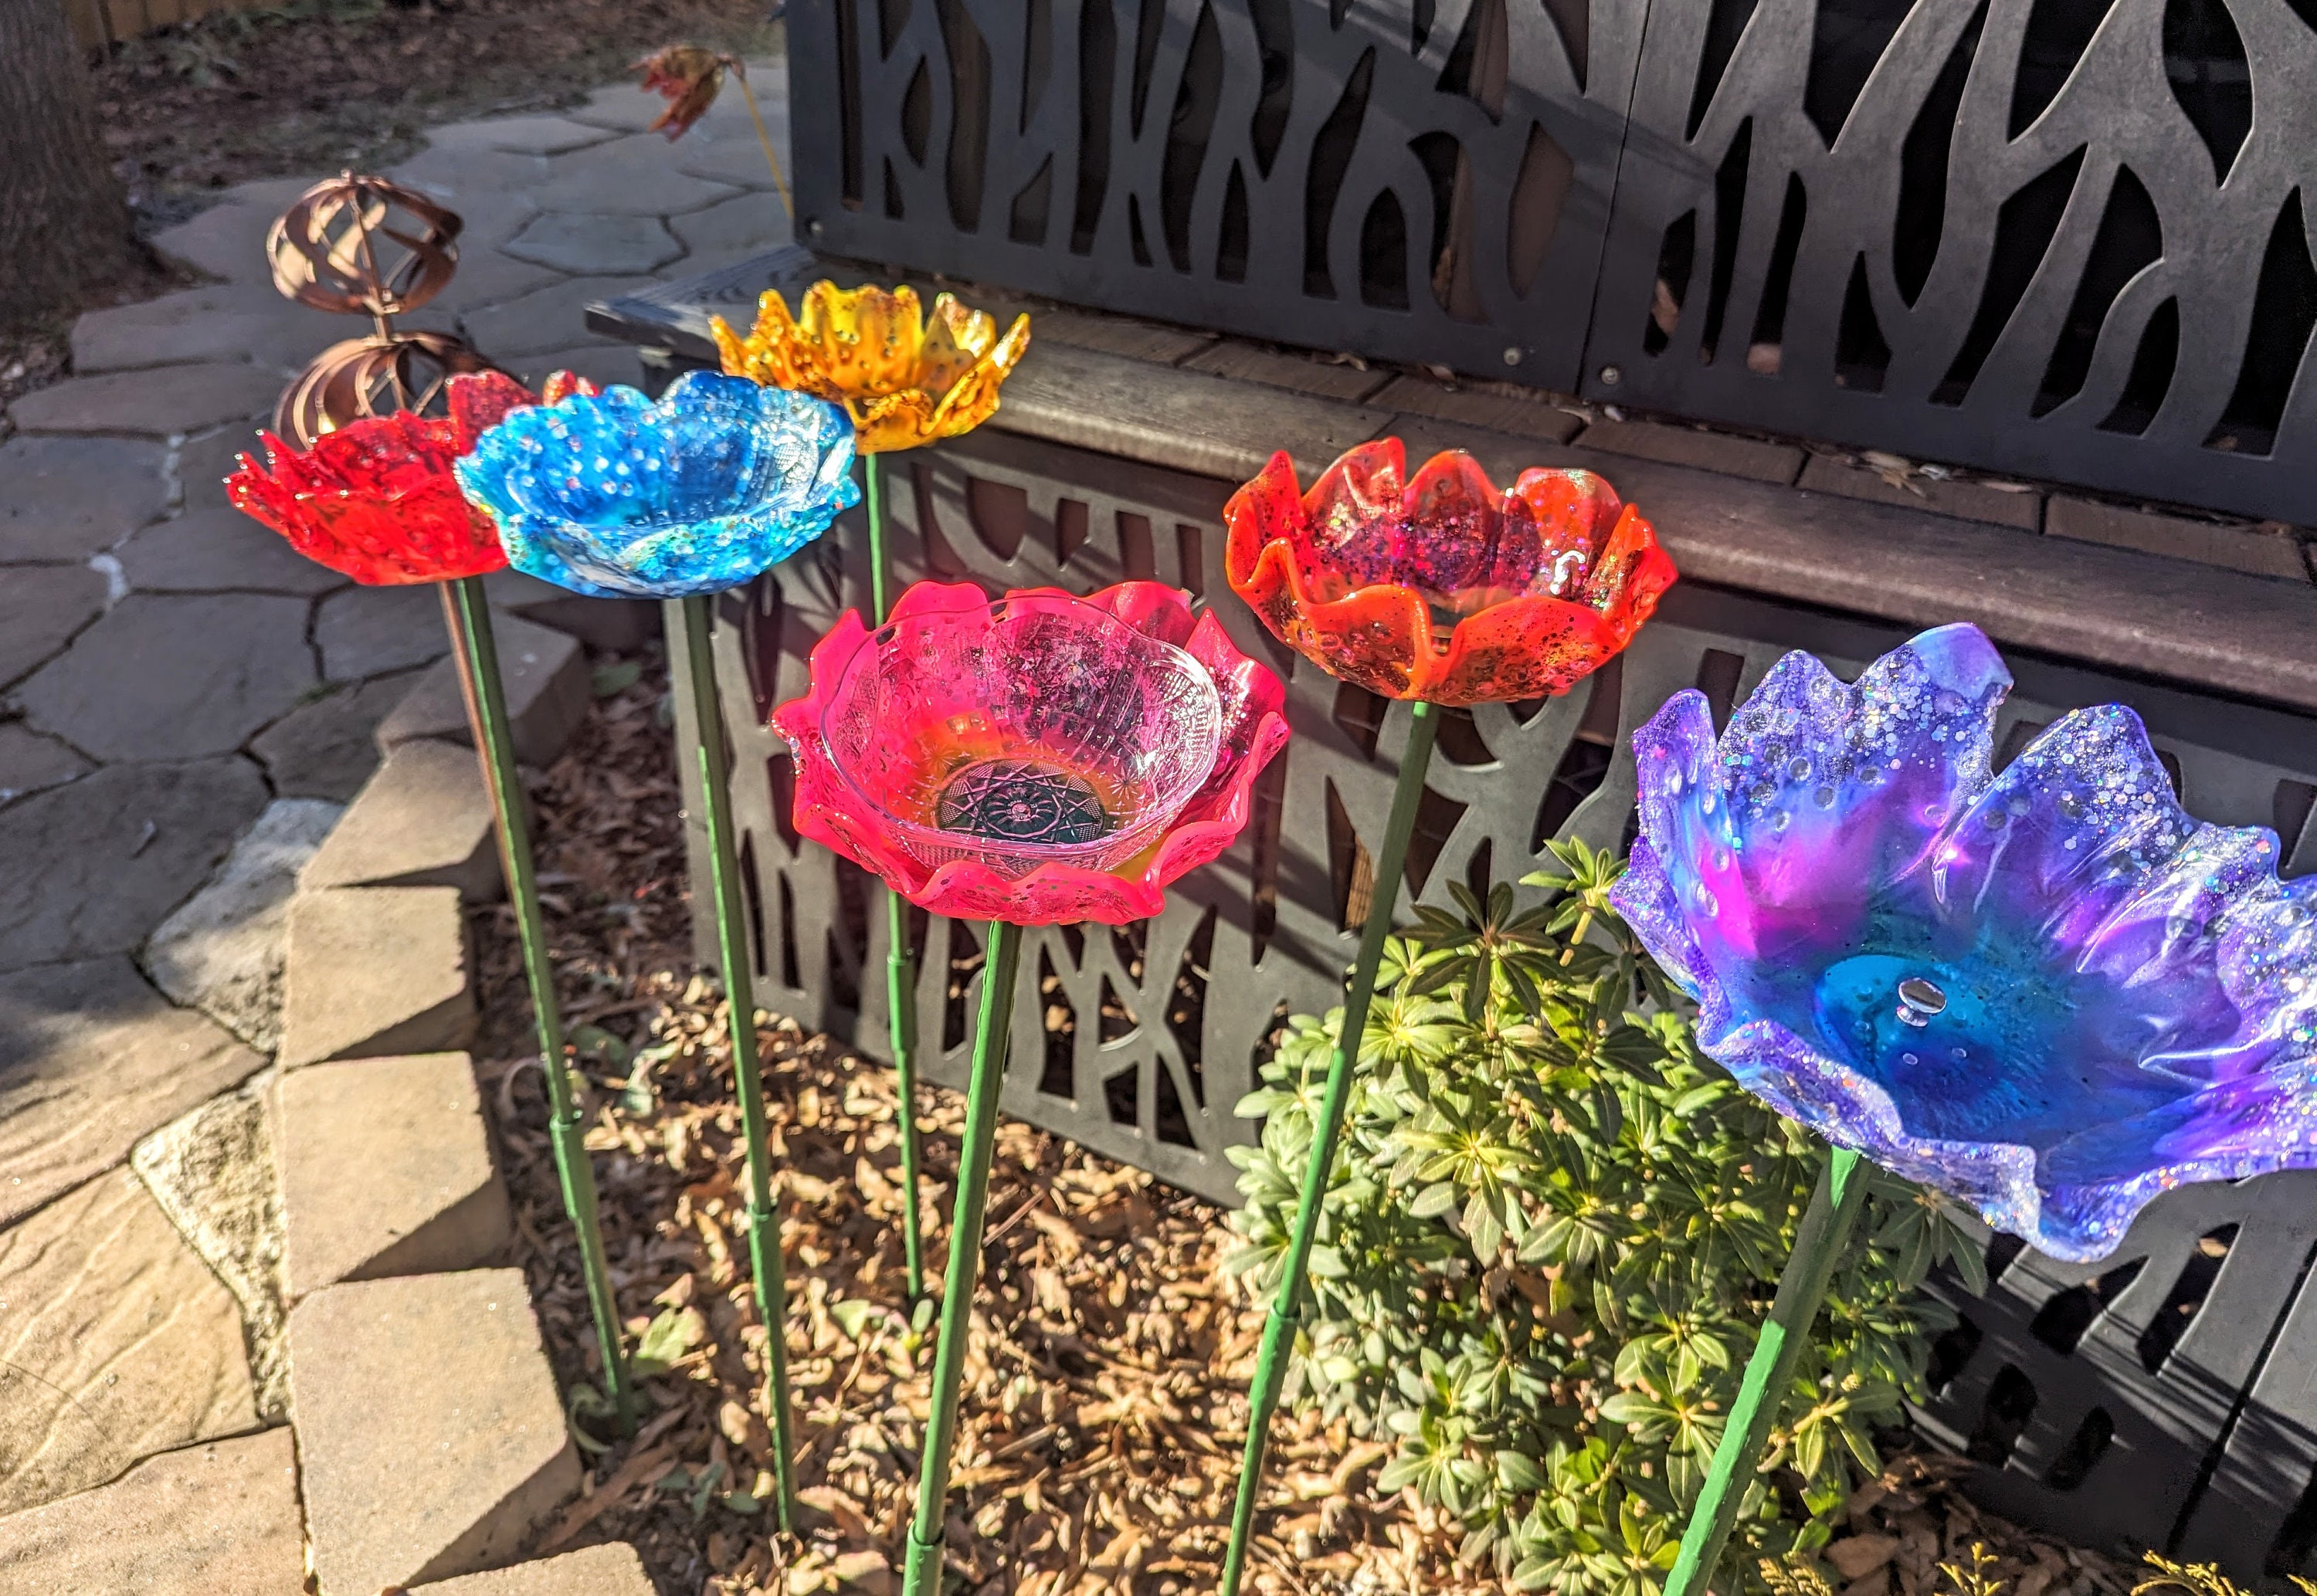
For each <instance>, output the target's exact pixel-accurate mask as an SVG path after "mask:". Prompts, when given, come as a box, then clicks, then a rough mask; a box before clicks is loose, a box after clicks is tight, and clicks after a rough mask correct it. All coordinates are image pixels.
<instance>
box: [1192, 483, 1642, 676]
mask: <svg viewBox="0 0 2317 1596" xmlns="http://www.w3.org/2000/svg"><path fill="white" fill-rule="evenodd" d="M1407 470H1408V455H1407V450H1405V448H1404V447H1403V446H1402V445H1401V443H1400V440H1399V439H1397V438H1382V439H1378V440H1377V441H1374V442H1373V443H1363V444H1361V445H1359V446H1358V447H1357V448H1355V449H1353V450H1350V451H1349V452H1347V453H1346V454H1345V455H1344V456H1343V458H1342V459H1338V460H1337V461H1336V463H1335V464H1334V465H1332V466H1330V467H1328V469H1327V470H1326V472H1325V473H1323V474H1322V475H1321V477H1320V480H1319V481H1318V482H1317V483H1315V484H1314V485H1313V486H1312V488H1311V492H1310V493H1308V494H1306V493H1299V492H1298V491H1297V489H1296V485H1295V468H1294V465H1293V462H1292V461H1290V460H1289V459H1288V458H1287V456H1286V455H1285V454H1284V452H1283V453H1280V454H1275V455H1273V456H1272V457H1271V463H1270V464H1269V465H1267V466H1266V467H1265V468H1263V473H1262V475H1260V476H1258V477H1256V478H1255V479H1254V480H1253V481H1251V482H1249V483H1248V484H1247V485H1246V486H1244V487H1242V488H1240V489H1239V492H1238V493H1236V494H1234V495H1231V500H1230V504H1228V505H1227V506H1225V508H1224V510H1223V519H1224V522H1225V525H1226V527H1227V529H1228V541H1227V542H1226V544H1225V546H1224V556H1223V568H1224V573H1225V575H1228V576H1229V577H1230V584H1231V590H1232V591H1233V592H1235V593H1238V594H1239V597H1241V598H1243V599H1245V600H1246V601H1247V602H1248V604H1249V605H1250V606H1251V607H1252V608H1253V609H1254V611H1255V612H1256V614H1257V616H1258V617H1260V618H1261V619H1262V621H1263V624H1264V625H1265V626H1266V627H1269V628H1270V629H1271V630H1272V633H1273V634H1274V635H1275V637H1277V638H1279V639H1280V641H1282V642H1284V643H1285V644H1287V645H1288V646H1290V647H1292V648H1293V649H1295V650H1296V651H1297V652H1298V653H1300V654H1302V655H1303V656H1304V657H1305V658H1307V659H1309V660H1311V661H1312V662H1313V663H1314V664H1317V665H1319V666H1320V669H1322V670H1324V671H1326V672H1327V673H1328V674H1329V675H1331V676H1335V677H1337V678H1338V679H1340V680H1342V681H1345V682H1352V683H1354V684H1355V685H1357V686H1360V687H1364V688H1366V689H1367V690H1368V691H1370V692H1374V693H1380V694H1382V696H1383V697H1385V698H1390V699H1423V700H1427V701H1429V702H1432V703H1436V704H1452V705H1454V704H1489V703H1507V702H1510V701H1512V700H1518V699H1533V698H1543V697H1544V696H1545V695H1547V694H1549V693H1555V692H1560V691H1563V690H1564V689H1566V688H1567V687H1568V686H1569V685H1570V683H1571V682H1576V681H1579V679H1581V678H1582V677H1584V676H1585V675H1587V674H1588V673H1590V672H1592V671H1594V670H1596V669H1597V668H1599V666H1600V665H1601V664H1602V662H1603V661H1605V660H1606V659H1608V658H1609V657H1610V656H1611V655H1614V654H1615V653H1616V652H1617V651H1618V650H1619V649H1621V648H1623V647H1624V646H1625V645H1626V644H1627V643H1628V642H1630V641H1632V639H1633V633H1634V631H1635V630H1636V629H1638V628H1639V627H1640V626H1641V624H1642V622H1643V621H1644V620H1648V619H1649V618H1650V614H1651V611H1653V610H1655V609H1656V608H1657V602H1658V597H1659V594H1661V593H1664V592H1665V590H1666V589H1667V588H1668V587H1670V586H1671V585H1672V584H1673V581H1674V577H1675V575H1676V573H1675V571H1674V568H1673V561H1672V559H1671V558H1670V557H1668V555H1667V554H1666V552H1665V550H1664V549H1662V548H1659V547H1658V540H1657V533H1656V531H1655V530H1654V529H1652V528H1651V525H1650V523H1649V522H1647V521H1645V520H1643V519H1642V515H1641V513H1640V512H1638V511H1636V510H1635V509H1634V508H1633V506H1632V505H1630V504H1625V503H1624V501H1622V500H1620V499H1619V498H1618V497H1617V493H1616V490H1615V488H1613V487H1611V486H1609V485H1608V484H1607V483H1606V482H1604V481H1603V480H1601V478H1600V477H1597V476H1595V475H1594V474H1593V473H1592V472H1590V471H1577V470H1559V469H1550V470H1549V469H1544V468H1532V469H1530V470H1526V471H1524V472H1522V473H1521V476H1520V480H1519V481H1517V482H1516V483H1515V484H1514V485H1513V486H1512V488H1511V490H1510V491H1509V492H1506V493H1503V494H1499V493H1498V491H1497V489H1496V487H1495V486H1494V485H1493V484H1491V483H1490V482H1489V477H1488V473H1487V472H1485V471H1483V470H1481V466H1480V463H1479V462H1478V461H1477V460H1475V459H1472V456H1471V455H1469V454H1466V453H1464V452H1463V450H1450V451H1448V452H1446V453H1444V454H1437V455H1435V456H1433V457H1432V459H1430V460H1428V461H1427V462H1426V463H1425V467H1424V468H1423V469H1422V470H1420V471H1418V473H1417V474H1416V478H1415V480H1414V481H1412V482H1410V481H1407V480H1406V478H1407ZM1404 482H1405V484H1406V485H1405V486H1402V484H1403V483H1404Z"/></svg>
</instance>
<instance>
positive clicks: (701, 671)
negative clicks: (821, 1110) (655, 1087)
mask: <svg viewBox="0 0 2317 1596" xmlns="http://www.w3.org/2000/svg"><path fill="white" fill-rule="evenodd" d="M713 602H714V601H713V600H711V599H710V598H707V597H705V596H698V595H695V596H693V597H690V598H687V599H685V600H684V655H685V658H686V660H687V662H688V663H689V664H690V667H691V670H690V674H691V677H692V706H693V715H692V722H693V736H694V737H695V739H696V741H697V745H698V747H697V755H698V760H699V764H700V811H701V816H702V819H703V820H705V821H706V823H707V828H708V861H709V876H710V878H711V881H712V882H713V883H714V887H715V894H716V950H717V958H718V960H719V962H720V964H721V965H722V967H723V976H724V996H725V1000H726V1003H727V1005H728V1007H729V1010H730V1014H731V1020H730V1024H729V1030H730V1031H731V1033H732V1083H733V1089H734V1091H735V1092H736V1093H737V1094H738V1098H739V1100H740V1134H741V1136H742V1137H743V1138H744V1139H745V1140H746V1142H747V1148H748V1265H749V1268H750V1270H751V1271H753V1272H754V1275H755V1279H756V1312H757V1316H758V1317H759V1318H761V1319H762V1320H763V1321H764V1325H765V1366H766V1367H765V1405H766V1407H767V1408H769V1409H770V1410H771V1413H772V1421H773V1477H774V1480H775V1481H776V1482H778V1487H777V1488H778V1492H779V1509H780V1514H779V1516H780V1526H781V1529H783V1531H792V1530H793V1529H795V1527H796V1453H795V1449H794V1442H793V1440H792V1437H793V1435H794V1425H793V1422H792V1418H791V1414H790V1403H789V1349H788V1337H787V1334H786V1333H785V1332H786V1327H787V1324H788V1308H789V1292H788V1269H787V1264H786V1262H785V1261H784V1260H783V1257H782V1255H781V1218H780V1210H779V1208H777V1207H776V1206H775V1205H774V1201H773V1155H772V1146H771V1142H770V1138H769V1137H767V1135H766V1134H765V1081H764V1074H763V1070H762V1066H761V1065H759V1063H758V1061H757V1057H756V985H755V982H754V980H753V979H752V976H751V970H750V965H749V958H750V954H749V951H748V933H747V926H746V924H745V923H744V921H743V918H742V917H743V915H745V914H746V913H747V904H746V902H745V900H744V899H743V898H742V897H741V895H740V860H739V854H738V850H737V849H736V847H735V846H734V844H733V841H732V795H731V791H730V789H729V785H728V782H727V773H728V772H729V770H730V768H731V761H730V758H729V755H728V754H727V753H726V752H725V746H724V717H723V710H722V709H721V708H720V705H719V704H718V702H717V696H716V655H715V651H714V650H713V649H712V648H711V646H709V641H708V630H709V626H710V624H711V620H712V619H713V615H712V611H711V605H712V604H713Z"/></svg>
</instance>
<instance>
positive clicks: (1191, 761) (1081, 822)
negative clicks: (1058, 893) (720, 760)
mask: <svg viewBox="0 0 2317 1596" xmlns="http://www.w3.org/2000/svg"><path fill="white" fill-rule="evenodd" d="M821 736H822V737H823V739H824V740H825V742H826V744H827V748H828V752H829V755H830V758H831V760H832V761H833V762H835V764H836V769H837V771H838V772H839V773H840V774H841V775H842V776H843V777H844V778H845V782H846V784H847V785H849V786H850V787H851V788H852V789H853V790H854V792H855V793H856V794H857V795H858V796H859V797H860V798H862V799H863V801H864V802H865V803H866V804H867V805H868V806H869V807H870V808H871V809H872V811H874V812H875V813H877V814H879V815H881V816H883V817H884V818H885V819H886V820H887V821H888V822H889V823H890V826H891V831H892V834H893V836H894V837H895V838H896V839H897V840H898V841H899V843H900V844H901V845H902V846H903V847H905V848H907V849H908V851H910V852H911V853H912V854H915V855H916V856H917V858H918V859H919V860H923V861H924V862H925V863H926V864H927V865H929V866H932V867H934V868H935V869H938V868H939V867H941V866H942V865H944V864H947V863H949V862H951V861H952V860H962V859H970V860H977V861H979V862H980V863H981V864H984V865H987V866H989V868H990V869H995V870H997V871H998V872H999V873H1000V874H1003V875H1005V876H1007V877H1009V878H1019V877H1022V876H1024V875H1027V874H1028V873H1029V872H1030V871H1031V870H1033V869H1036V868H1037V867H1038V866H1040V865H1042V864H1051V863H1060V864H1068V865H1072V866H1076V867H1078V868H1079V869H1096V870H1109V869H1115V868H1116V867H1118V866H1120V865H1122V864H1124V863H1125V862H1126V861H1127V860H1131V859H1132V858H1133V857H1134V856H1135V855H1136V854H1138V853H1140V852H1141V851H1143V850H1144V849H1145V848H1148V847H1150V845H1151V844H1152V843H1155V842H1157V841H1158V837H1159V835H1160V834H1162V833H1163V832H1164V831H1165V830H1166V828H1167V825H1168V823H1170V822H1171V821H1173V819H1174V818H1175V816H1176V815H1178V814H1180V813H1181V812H1182V809H1183V807H1184V806H1185V804H1187V803H1189V802H1190V800H1191V798H1193V797H1194V795H1195V794H1196V793H1197V792H1198V790H1199V789H1200V788H1201V786H1203V784H1204V783H1205V781H1206V780H1207V777H1208V776H1209V774H1211V773H1212V771H1213V770H1214V765H1215V759H1216V757H1217V755H1218V753H1220V751H1221V745H1222V704H1221V698H1220V697H1219V696H1218V694H1217V692H1216V691H1215V684H1214V681H1213V679H1212V677H1210V676H1209V675H1208V673H1207V671H1206V667H1204V666H1203V665H1202V664H1199V662H1198V661H1197V660H1195V659H1193V658H1192V657H1191V656H1190V655H1188V654H1185V652H1183V650H1181V649H1179V648H1176V647H1175V646H1172V645H1170V644H1167V643H1162V642H1160V641H1159V640H1158V639H1157V638H1151V637H1147V636H1145V635H1144V634H1143V633H1141V632H1138V631H1136V630H1135V629H1133V628H1132V627H1129V626H1127V625H1125V624H1123V622H1121V621H1119V620H1115V619H1114V618H1113V617H1112V616H1110V615H1108V614H1106V613H1105V612H1104V611H1100V610H1096V609H1095V608H1094V607H1093V606H1091V605H1088V604H1082V603H1079V602H1077V601H1076V600H1074V599H1069V598H1064V597H1062V596H1060V595H1058V594H1039V595H1035V596H1025V597H1022V598H1016V599H1001V600H999V601H998V602H996V603H994V604H990V605H989V606H987V607H986V608H982V607H976V608H973V609H970V610H949V611H935V612H932V613H926V614H918V615H913V616H910V617H908V618H906V619H904V620H898V621H894V622H891V623H890V624H888V625H886V626H883V627H881V628H879V629H877V630H876V631H873V632H871V633H870V634H868V636H867V637H866V638H864V639H863V642H862V645H861V646H860V647H859V648H858V649H856V650H855V651H854V655H853V657H852V658H851V659H849V660H847V661H846V662H845V666H844V668H843V671H842V672H841V673H840V674H839V677H838V679H837V682H836V691H835V692H834V693H833V694H832V695H831V697H830V699H829V702H828V706H827V709H825V710H824V711H823V712H822V715H821Z"/></svg>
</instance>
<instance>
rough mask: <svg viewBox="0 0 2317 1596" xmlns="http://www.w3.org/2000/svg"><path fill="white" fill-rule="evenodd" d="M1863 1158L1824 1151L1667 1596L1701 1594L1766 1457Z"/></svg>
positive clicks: (1852, 1210)
mask: <svg viewBox="0 0 2317 1596" xmlns="http://www.w3.org/2000/svg"><path fill="white" fill-rule="evenodd" d="M1866 1187H1867V1178H1866V1170H1865V1160H1863V1159H1862V1158H1861V1157H1860V1156H1859V1155H1858V1154H1856V1153H1855V1152H1853V1151H1851V1150H1850V1149H1849V1148H1847V1147H1837V1148H1835V1149H1833V1150H1832V1151H1831V1152H1829V1155H1827V1161H1826V1167H1825V1169H1823V1170H1822V1171H1820V1173H1819V1178H1818V1189H1817V1190H1815V1191H1813V1192H1812V1194H1811V1201H1810V1208H1809V1209H1808V1210H1807V1211H1806V1212H1804V1214H1803V1222H1802V1226H1801V1228H1800V1229H1799V1230H1797V1231H1796V1232H1795V1233H1794V1255H1793V1256H1792V1257H1791V1258H1789V1259H1788V1260H1787V1261H1786V1270H1785V1274H1783V1275H1781V1276H1780V1277H1779V1278H1778V1295H1777V1296H1776V1298H1775V1299H1773V1300H1772V1302H1771V1304H1770V1316H1769V1318H1768V1319H1767V1320H1765V1321H1764V1322H1763V1324H1762V1335H1761V1339H1760V1340H1759V1341H1757V1342H1755V1343H1754V1355H1753V1356H1752V1357H1751V1358H1749V1359H1748V1360H1746V1378H1745V1379H1744V1380H1743V1381H1742V1382H1741V1383H1740V1386H1739V1387H1738V1400H1737V1401H1736V1403H1734V1404H1732V1405H1731V1409H1730V1420H1729V1422H1728V1423H1727V1424H1726V1425H1725V1426H1724V1427H1723V1429H1722V1444H1721V1445H1720V1446H1718V1447H1716V1448H1714V1449H1713V1466H1712V1467H1710V1468H1709V1469H1707V1471H1706V1475H1705V1488H1704V1490H1703V1491H1702V1492H1700V1493H1698V1498H1697V1505H1696V1506H1695V1507H1694V1508H1692V1509H1691V1510H1690V1514H1689V1527H1688V1529H1686V1530H1684V1531H1683V1532H1682V1538H1681V1553H1680V1556H1679V1557H1678V1559H1677V1561H1676V1562H1675V1564H1674V1565H1673V1572H1672V1573H1671V1574H1668V1576H1667V1577H1666V1587H1665V1596H1704V1592H1705V1590H1706V1587H1707V1584H1708V1582H1710V1581H1711V1580H1712V1579H1713V1573H1714V1570H1715V1568H1716V1567H1717V1566H1718V1565H1720V1564H1721V1561H1722V1547H1723V1546H1724V1545H1725V1544H1726V1543H1727V1542H1728V1541H1729V1539H1730V1529H1731V1525H1733V1524H1735V1523H1736V1522H1737V1521H1738V1510H1739V1507H1740V1505H1741V1504H1742V1502H1744V1500H1745V1496H1746V1486H1747V1484H1748V1483H1749V1481H1750V1480H1752V1479H1753V1477H1754V1472H1755V1469H1756V1467H1757V1466H1758V1465H1759V1464H1760V1462H1761V1460H1762V1449H1763V1448H1764V1446H1765V1445H1767V1443H1768V1441H1769V1439H1770V1426H1771V1425H1772V1424H1773V1423H1774V1422H1776V1419H1777V1416H1778V1409H1779V1407H1780V1406H1781V1405H1782V1404H1783V1403H1784V1401H1785V1394H1786V1392H1787V1391H1788V1390H1789V1389H1790V1388H1791V1387H1792V1386H1793V1385H1794V1363H1795V1361H1796V1360H1798V1359H1799V1358H1801V1356H1802V1351H1803V1346H1804V1344H1805V1343H1807V1342H1808V1341H1809V1339H1810V1329H1811V1324H1812V1321H1813V1320H1815V1319H1816V1318H1817V1317H1818V1309H1819V1304H1820V1302H1821V1301H1823V1300H1824V1299H1825V1297H1826V1288H1827V1282H1828V1281H1829V1280H1830V1279H1833V1278H1834V1269H1835V1265H1836V1264H1838V1263H1839V1262H1841V1261H1842V1253H1843V1249H1844V1246H1845V1244H1847V1242H1848V1241H1849V1239H1850V1227H1851V1226H1852V1224H1853V1223H1854V1222H1855V1221H1856V1219H1857V1217H1858V1210H1859V1208H1861V1207H1862V1206H1864V1205H1865V1201H1866Z"/></svg>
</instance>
